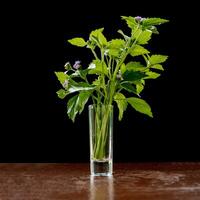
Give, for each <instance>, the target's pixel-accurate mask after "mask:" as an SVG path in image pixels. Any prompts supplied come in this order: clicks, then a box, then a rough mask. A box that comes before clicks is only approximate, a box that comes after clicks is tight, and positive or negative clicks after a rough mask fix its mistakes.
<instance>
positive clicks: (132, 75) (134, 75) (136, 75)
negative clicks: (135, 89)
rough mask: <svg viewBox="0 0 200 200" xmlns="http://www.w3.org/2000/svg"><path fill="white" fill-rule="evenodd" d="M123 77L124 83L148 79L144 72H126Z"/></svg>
mask: <svg viewBox="0 0 200 200" xmlns="http://www.w3.org/2000/svg"><path fill="white" fill-rule="evenodd" d="M122 76H123V79H124V81H137V80H140V79H142V78H144V77H146V76H147V75H145V73H142V72H137V71H133V70H131V71H129V70H126V71H125V72H124V74H123V75H122Z"/></svg>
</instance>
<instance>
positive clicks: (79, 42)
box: [68, 37, 87, 47]
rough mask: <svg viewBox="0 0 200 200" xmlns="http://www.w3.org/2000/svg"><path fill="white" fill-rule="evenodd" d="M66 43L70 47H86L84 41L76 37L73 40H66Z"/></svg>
mask: <svg viewBox="0 0 200 200" xmlns="http://www.w3.org/2000/svg"><path fill="white" fill-rule="evenodd" d="M68 42H69V43H70V44H72V45H75V46H78V47H84V46H86V45H87V42H85V40H84V39H83V38H80V37H77V38H73V39H70V40H68Z"/></svg>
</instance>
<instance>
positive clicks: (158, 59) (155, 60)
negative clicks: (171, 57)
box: [149, 55, 168, 65]
mask: <svg viewBox="0 0 200 200" xmlns="http://www.w3.org/2000/svg"><path fill="white" fill-rule="evenodd" d="M167 58H168V56H165V55H152V56H151V57H150V59H149V62H150V64H151V65H155V64H159V63H163V62H165V61H166V60H167Z"/></svg>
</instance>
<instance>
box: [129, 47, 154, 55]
mask: <svg viewBox="0 0 200 200" xmlns="http://www.w3.org/2000/svg"><path fill="white" fill-rule="evenodd" d="M148 53H150V52H149V51H148V50H147V49H145V48H144V47H142V46H140V45H137V44H136V45H135V46H134V47H133V48H132V49H131V50H130V54H131V56H133V57H134V56H140V55H144V54H148Z"/></svg>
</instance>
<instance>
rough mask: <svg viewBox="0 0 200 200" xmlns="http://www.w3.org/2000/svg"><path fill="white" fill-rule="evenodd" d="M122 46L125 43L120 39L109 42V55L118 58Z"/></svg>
mask: <svg viewBox="0 0 200 200" xmlns="http://www.w3.org/2000/svg"><path fill="white" fill-rule="evenodd" d="M124 46H125V41H124V40H122V39H114V40H111V41H110V42H109V45H108V50H109V51H108V53H109V55H111V56H114V57H118V56H119V55H120V52H121V51H122V50H123V48H124Z"/></svg>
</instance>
